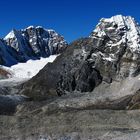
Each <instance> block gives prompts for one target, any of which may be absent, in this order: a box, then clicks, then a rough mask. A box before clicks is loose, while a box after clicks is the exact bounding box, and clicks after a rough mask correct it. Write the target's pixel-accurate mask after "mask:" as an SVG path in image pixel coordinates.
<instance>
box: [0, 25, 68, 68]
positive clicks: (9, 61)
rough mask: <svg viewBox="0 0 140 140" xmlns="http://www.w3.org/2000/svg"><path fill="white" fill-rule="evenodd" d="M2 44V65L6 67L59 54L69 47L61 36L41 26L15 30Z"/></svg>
mask: <svg viewBox="0 0 140 140" xmlns="http://www.w3.org/2000/svg"><path fill="white" fill-rule="evenodd" d="M0 43H1V44H0V47H1V50H0V64H1V65H5V66H11V65H14V64H16V63H18V62H26V61H27V60H29V59H39V58H40V57H48V56H50V55H53V54H59V53H62V52H63V51H64V50H65V48H66V47H67V42H66V41H65V40H64V38H63V37H62V36H61V35H59V34H58V33H56V32H55V31H54V30H47V29H44V28H43V27H40V26H38V27H33V26H29V27H28V28H26V29H23V30H15V29H13V30H12V31H11V32H10V33H9V34H8V35H7V36H6V37H5V38H4V39H3V40H2V39H1V42H0Z"/></svg>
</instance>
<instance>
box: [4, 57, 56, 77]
mask: <svg viewBox="0 0 140 140" xmlns="http://www.w3.org/2000/svg"><path fill="white" fill-rule="evenodd" d="M57 56H58V55H51V56H50V57H48V58H41V59H40V60H29V61H27V62H26V63H18V64H16V65H13V66H11V67H3V68H4V69H6V70H7V71H8V72H10V73H11V78H20V79H22V78H32V77H33V76H35V75H36V74H37V73H38V72H39V71H40V70H41V69H42V68H43V67H44V66H45V65H46V64H47V63H48V62H53V61H54V60H55V58H56V57H57Z"/></svg>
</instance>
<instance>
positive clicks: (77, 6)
mask: <svg viewBox="0 0 140 140" xmlns="http://www.w3.org/2000/svg"><path fill="white" fill-rule="evenodd" d="M116 14H122V15H131V16H133V17H135V19H136V20H137V21H138V22H140V0H1V3H0V36H1V37H4V36H5V35H6V34H7V33H8V32H9V31H10V30H11V29H12V28H16V29H21V28H26V27H27V26H29V25H35V26H36V25H41V26H43V27H45V28H52V29H54V30H56V31H57V32H59V33H60V34H62V35H63V36H64V37H65V39H66V40H67V41H68V42H71V41H73V40H75V39H77V38H80V37H85V36H88V35H89V34H90V32H91V31H92V29H94V28H95V26H96V24H97V23H98V21H99V19H100V18H102V17H111V16H113V15H116Z"/></svg>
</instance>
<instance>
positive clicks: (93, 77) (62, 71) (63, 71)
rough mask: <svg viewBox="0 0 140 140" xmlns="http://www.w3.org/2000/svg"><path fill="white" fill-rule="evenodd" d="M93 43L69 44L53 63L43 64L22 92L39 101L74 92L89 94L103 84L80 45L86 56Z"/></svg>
mask: <svg viewBox="0 0 140 140" xmlns="http://www.w3.org/2000/svg"><path fill="white" fill-rule="evenodd" d="M92 43H93V42H92V39H90V38H85V39H80V40H78V41H76V42H74V43H72V44H71V45H70V46H69V47H68V48H67V49H66V51H65V52H64V53H62V55H60V56H59V57H58V58H57V59H56V60H55V61H54V62H53V63H51V64H48V65H46V67H45V68H44V69H43V70H41V71H40V73H39V74H37V76H35V77H34V78H33V79H31V80H29V82H27V83H25V85H23V90H22V91H21V93H22V94H25V95H27V96H30V97H31V98H36V99H39V98H40V97H41V98H42V97H43V98H49V96H58V95H59V96H60V95H62V94H65V93H66V92H73V91H75V90H77V91H80V92H87V91H92V90H93V89H94V87H96V86H97V85H99V84H100V83H101V81H102V77H101V75H100V73H99V71H98V70H96V69H93V68H92V67H91V65H90V63H89V62H88V61H87V60H86V59H87V58H85V56H84V52H83V46H86V49H87V53H89V52H90V51H89V50H90V49H91V47H92ZM42 75H44V76H42ZM44 81H45V82H44ZM40 95H41V96H40Z"/></svg>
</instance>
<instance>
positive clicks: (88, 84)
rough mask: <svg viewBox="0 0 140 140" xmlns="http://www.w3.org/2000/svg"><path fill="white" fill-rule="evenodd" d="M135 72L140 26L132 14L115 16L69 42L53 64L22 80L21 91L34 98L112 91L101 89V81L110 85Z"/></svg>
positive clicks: (139, 59) (138, 69)
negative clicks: (24, 81)
mask: <svg viewBox="0 0 140 140" xmlns="http://www.w3.org/2000/svg"><path fill="white" fill-rule="evenodd" d="M139 74H140V27H139V25H138V24H137V22H136V21H135V20H134V19H133V18H132V17H129V16H127V17H124V16H121V15H117V16H114V17H112V18H109V19H101V20H100V22H99V24H98V25H97V26H96V28H95V30H93V32H92V33H91V34H90V36H89V37H87V38H82V39H79V40H76V41H74V42H73V43H71V44H70V45H69V46H68V48H67V49H66V51H65V52H64V53H63V54H62V55H60V56H59V57H58V58H57V59H56V60H55V61H54V63H52V64H48V65H46V67H44V69H42V70H41V71H40V72H39V73H38V74H37V75H36V76H35V77H33V78H32V79H31V80H29V81H28V82H27V83H25V84H24V86H23V87H24V88H23V90H22V92H21V93H22V94H25V95H28V96H30V97H33V98H34V97H35V98H37V99H38V98H39V97H43V98H44V97H46V98H47V97H49V96H50V95H52V96H53V95H56V96H57V95H63V94H66V93H69V94H71V93H72V92H74V91H78V92H94V91H95V90H100V93H102V92H105V90H107V89H108V88H109V89H108V90H107V91H106V92H108V93H109V92H111V93H112V92H118V91H115V90H113V89H112V87H109V86H108V87H107V88H105V89H102V88H103V87H102V86H103V85H104V82H105V83H106V84H109V85H110V86H111V85H113V84H112V83H115V82H116V81H118V83H121V81H123V80H126V79H127V78H130V77H131V78H132V77H136V76H138V75H139ZM44 81H45V82H44ZM42 82H43V84H41V83H42ZM133 82H134V83H135V82H137V81H135V80H133V81H131V84H130V86H129V87H131V88H132V89H133V84H134V83H133ZM128 83H129V82H128ZM127 86H128V85H124V87H123V88H124V89H127ZM33 87H34V88H33ZM134 89H135V90H138V87H137V88H134ZM109 90H110V91H109ZM117 90H118V89H117ZM120 90H121V89H120ZM96 92H97V91H96ZM120 92H123V90H122V91H120ZM118 93H119V92H118ZM126 93H127V94H129V91H128V92H126Z"/></svg>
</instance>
